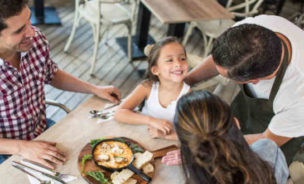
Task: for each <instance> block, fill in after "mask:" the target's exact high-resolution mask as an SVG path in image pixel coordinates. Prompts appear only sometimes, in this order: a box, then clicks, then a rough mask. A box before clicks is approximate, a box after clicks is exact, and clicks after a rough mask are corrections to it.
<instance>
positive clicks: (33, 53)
mask: <svg viewBox="0 0 304 184" xmlns="http://www.w3.org/2000/svg"><path fill="white" fill-rule="evenodd" d="M33 29H34V30H35V36H34V37H33V47H32V48H31V49H30V50H29V51H28V52H25V53H21V59H20V60H21V62H20V69H19V70H18V69H17V68H15V67H13V66H12V65H11V64H10V63H9V62H7V61H5V60H3V59H1V58H0V137H2V138H11V139H27V140H31V139H33V138H35V137H37V136H38V135H39V134H41V133H42V132H43V131H44V129H45V128H46V115H45V94H44V86H45V84H48V83H50V82H51V80H52V78H53V77H54V74H55V73H56V71H57V69H58V68H57V65H56V63H54V62H53V61H52V59H51V58H50V55H49V45H48V41H47V40H46V38H45V36H44V35H43V34H42V33H41V32H40V31H39V30H38V29H37V28H35V27H33Z"/></svg>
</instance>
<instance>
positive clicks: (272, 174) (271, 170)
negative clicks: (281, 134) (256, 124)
mask: <svg viewBox="0 0 304 184" xmlns="http://www.w3.org/2000/svg"><path fill="white" fill-rule="evenodd" d="M174 126H175V128H176V133H177V135H178V138H179V140H180V143H181V161H182V164H183V169H184V172H185V176H186V180H187V183H191V184H200V183H206V184H207V183H212V184H256V183H258V184H275V183H277V184H283V183H284V184H285V183H286V181H287V178H288V167H287V163H286V160H285V157H284V154H283V152H282V151H281V150H280V148H279V147H278V146H277V145H276V144H275V143H274V142H273V141H271V140H269V139H261V140H259V141H257V142H255V143H253V144H252V145H251V146H250V147H249V145H248V144H247V142H246V140H245V139H244V137H243V134H242V133H241V131H240V130H239V124H238V121H237V119H236V118H234V117H233V116H232V114H231V111H230V107H229V106H228V104H226V103H225V102H223V101H222V100H221V99H220V98H219V97H217V96H215V95H212V94H211V93H209V92H207V91H195V92H191V93H189V94H187V95H185V96H183V97H182V98H181V99H180V100H179V102H178V104H177V108H176V115H175V119H174ZM172 156H173V155H172V154H167V156H166V157H164V158H163V160H162V161H163V162H164V161H165V162H166V159H169V160H170V157H172ZM171 159H174V158H171ZM175 159H176V157H175Z"/></svg>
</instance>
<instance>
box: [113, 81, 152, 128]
mask: <svg viewBox="0 0 304 184" xmlns="http://www.w3.org/2000/svg"><path fill="white" fill-rule="evenodd" d="M150 90H151V86H150V85H148V84H147V85H146V84H144V83H141V84H140V85H138V86H137V87H136V88H135V89H134V90H133V91H132V93H131V94H130V95H129V96H128V97H127V99H126V100H125V101H123V102H122V104H121V105H120V106H119V107H118V109H117V110H116V112H115V115H114V119H115V120H116V121H119V122H123V123H130V124H149V118H150V117H149V116H145V115H142V114H140V113H136V112H134V111H133V109H135V107H137V106H138V105H140V104H141V103H142V102H143V101H144V100H145V98H147V96H148V95H149V93H150Z"/></svg>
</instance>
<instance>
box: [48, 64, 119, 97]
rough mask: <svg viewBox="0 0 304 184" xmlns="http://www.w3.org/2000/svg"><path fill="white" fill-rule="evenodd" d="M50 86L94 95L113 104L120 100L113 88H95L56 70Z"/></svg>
mask: <svg viewBox="0 0 304 184" xmlns="http://www.w3.org/2000/svg"><path fill="white" fill-rule="evenodd" d="M51 85H52V86H54V87H56V88H58V89H62V90H66V91H74V92H79V93H91V94H95V95H97V96H98V97H100V98H103V99H107V100H109V101H111V102H115V103H118V102H119V99H120V92H119V90H118V89H116V88H115V87H114V86H96V85H93V84H90V83H88V82H85V81H82V80H80V79H77V78H76V77H74V76H72V75H71V74H68V73H66V72H64V71H63V70H61V69H58V71H57V72H56V74H55V77H54V78H53V79H52V82H51Z"/></svg>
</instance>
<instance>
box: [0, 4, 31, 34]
mask: <svg viewBox="0 0 304 184" xmlns="http://www.w3.org/2000/svg"><path fill="white" fill-rule="evenodd" d="M27 3H28V0H0V35H1V32H2V30H3V29H5V28H7V25H6V23H5V19H7V18H9V17H12V16H15V15H18V14H19V13H21V11H22V9H23V8H24V7H25V6H26V5H27Z"/></svg>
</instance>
